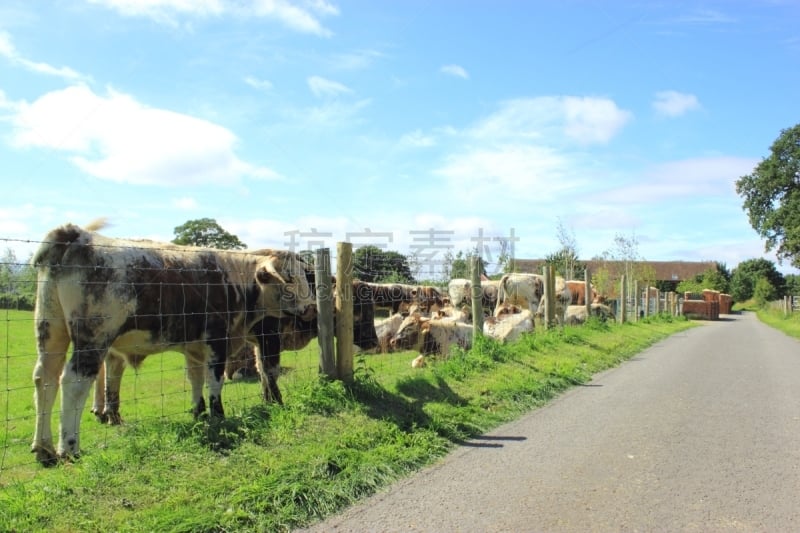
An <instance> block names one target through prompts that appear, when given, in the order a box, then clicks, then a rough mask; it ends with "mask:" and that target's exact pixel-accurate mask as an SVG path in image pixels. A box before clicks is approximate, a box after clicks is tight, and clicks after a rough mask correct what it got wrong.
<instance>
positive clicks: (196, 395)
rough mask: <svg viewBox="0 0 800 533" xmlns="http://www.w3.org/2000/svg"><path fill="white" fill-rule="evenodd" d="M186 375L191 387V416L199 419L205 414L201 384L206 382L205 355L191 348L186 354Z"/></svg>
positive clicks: (197, 349) (202, 351)
mask: <svg viewBox="0 0 800 533" xmlns="http://www.w3.org/2000/svg"><path fill="white" fill-rule="evenodd" d="M186 375H187V376H188V378H189V384H190V385H191V387H192V415H193V416H194V417H195V418H199V417H200V416H202V415H203V413H205V412H206V401H205V399H204V398H203V384H204V383H205V380H206V353H205V351H204V350H202V349H199V348H194V347H193V348H191V349H189V350H187V352H186Z"/></svg>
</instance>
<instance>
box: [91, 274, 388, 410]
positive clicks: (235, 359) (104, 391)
mask: <svg viewBox="0 0 800 533" xmlns="http://www.w3.org/2000/svg"><path fill="white" fill-rule="evenodd" d="M306 278H307V281H308V283H309V287H310V289H311V291H312V293H314V292H315V286H316V285H315V283H314V273H313V271H310V270H309V271H307V272H306ZM331 283H332V286H335V283H336V281H335V278H334V279H332V280H331ZM362 283H363V282H360V281H353V342H354V344H355V345H356V346H357V347H358V348H360V349H363V350H370V349H373V348H375V347H376V346H377V345H378V338H377V335H376V334H375V310H374V306H373V304H372V302H371V301H369V300H365V299H364V295H365V292H364V291H362V290H360V287H361V285H362ZM335 317H336V315H334V320H335ZM317 331H318V326H317V317H316V316H314V317H313V318H311V319H307V317H302V316H285V317H282V318H280V319H277V321H275V319H274V317H265V318H264V319H262V322H260V323H258V324H256V325H255V326H254V327H253V329H252V330H251V331H250V332H249V335H248V341H249V342H247V344H246V345H245V346H243V347H242V349H241V350H239V352H237V353H235V354H233V355H231V356H229V357H228V358H227V359H226V361H225V377H226V378H228V379H232V378H233V376H234V374H236V373H237V372H240V371H241V372H242V373H244V372H248V371H249V372H252V373H256V374H258V375H259V376H260V379H261V385H262V395H263V397H264V400H265V401H268V402H269V401H275V402H277V403H283V398H282V395H281V393H280V390H279V389H278V384H277V378H278V375H279V374H280V352H282V351H285V350H302V349H303V348H305V347H306V346H308V344H309V343H310V342H311V341H312V340H313V339H314V338H316V336H317ZM267 335H269V336H271V337H270V338H264V337H265V336H267ZM276 336H277V342H275V341H276ZM278 347H279V348H278ZM276 350H277V352H276ZM113 352H114V350H113V349H112V350H111V353H110V354H109V356H108V357H107V358H106V364H105V365H104V366H105V367H106V368H107V371H106V372H105V375H106V376H111V379H109V378H107V379H106V382H105V384H103V383H101V381H100V379H99V378H98V381H97V386H96V388H95V402H94V406H93V408H92V412H93V413H94V414H95V415H96V416H97V418H98V420H100V421H101V422H103V423H109V424H112V425H113V424H120V423H121V422H122V417H121V416H120V413H119V391H120V382H121V378H122V373H123V371H124V360H121V359H120V358H119V357H115V356H114V353H113ZM202 365H203V362H202V361H200V362H197V361H190V360H189V359H188V358H187V368H190V367H192V368H201V369H202ZM101 374H102V372H101ZM189 374H190V376H194V377H195V379H199V380H202V375H199V376H198V374H197V373H195V374H192V371H191V370H189ZM194 386H197V387H202V383H198V384H193V387H194ZM104 399H105V402H104V401H103V400H104Z"/></svg>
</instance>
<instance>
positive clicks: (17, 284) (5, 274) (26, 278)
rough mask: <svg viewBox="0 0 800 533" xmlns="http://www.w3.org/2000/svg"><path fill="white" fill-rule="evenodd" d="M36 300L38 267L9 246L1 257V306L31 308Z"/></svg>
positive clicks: (3, 307) (6, 307)
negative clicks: (20, 259)
mask: <svg viewBox="0 0 800 533" xmlns="http://www.w3.org/2000/svg"><path fill="white" fill-rule="evenodd" d="M35 302H36V269H35V268H33V266H31V264H30V261H25V262H20V261H19V260H18V259H17V255H16V254H15V253H14V250H12V249H11V248H7V249H6V251H5V253H4V254H3V256H2V257H0V308H2V309H24V310H31V309H33V306H34V303H35Z"/></svg>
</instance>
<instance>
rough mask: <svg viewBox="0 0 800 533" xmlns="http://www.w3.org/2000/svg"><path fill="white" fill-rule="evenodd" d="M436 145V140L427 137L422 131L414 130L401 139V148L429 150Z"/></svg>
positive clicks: (429, 136)
mask: <svg viewBox="0 0 800 533" xmlns="http://www.w3.org/2000/svg"><path fill="white" fill-rule="evenodd" d="M435 145H436V139H435V138H434V137H433V136H431V135H425V134H424V133H422V130H414V131H412V132H411V133H406V134H405V135H403V136H402V137H400V147H401V148H429V147H431V146H435Z"/></svg>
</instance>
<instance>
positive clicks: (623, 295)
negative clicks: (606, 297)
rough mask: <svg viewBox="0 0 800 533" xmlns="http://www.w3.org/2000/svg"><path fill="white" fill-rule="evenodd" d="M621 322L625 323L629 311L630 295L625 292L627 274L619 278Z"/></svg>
mask: <svg viewBox="0 0 800 533" xmlns="http://www.w3.org/2000/svg"><path fill="white" fill-rule="evenodd" d="M619 302H620V304H619V322H620V324H624V323H625V320H626V319H627V317H626V316H625V314H626V313H627V312H628V310H627V307H628V305H627V304H628V295H627V293H626V292H625V274H623V275H622V277H621V278H620V280H619Z"/></svg>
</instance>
